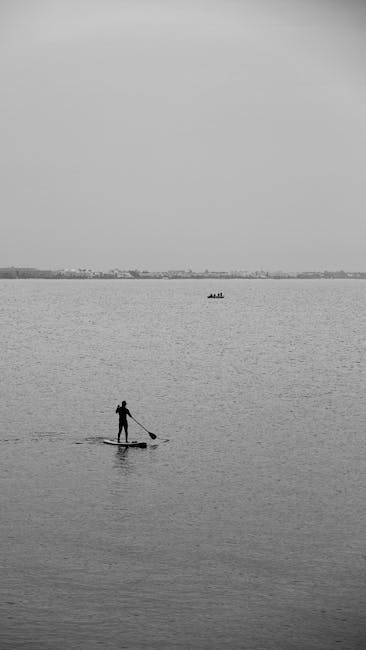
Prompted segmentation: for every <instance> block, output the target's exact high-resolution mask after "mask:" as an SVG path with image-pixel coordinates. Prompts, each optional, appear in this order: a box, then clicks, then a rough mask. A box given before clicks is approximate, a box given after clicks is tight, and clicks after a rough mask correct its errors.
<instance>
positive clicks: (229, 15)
mask: <svg viewBox="0 0 366 650" xmlns="http://www.w3.org/2000/svg"><path fill="white" fill-rule="evenodd" d="M365 61H366V3H364V2H361V1H360V2H356V1H352V0H344V1H342V0H316V1H315V0H314V1H313V0H303V1H301V0H237V1H234V0H221V1H220V0H210V1H205V0H201V1H200V0H195V1H194V2H191V1H190V0H166V1H164V0H161V1H158V0H148V1H147V0H146V1H145V0H133V1H132V0H131V1H130V0H85V1H82V0H44V1H39V0H0V82H1V89H2V92H1V96H2V99H1V120H0V142H1V148H0V165H1V186H2V187H1V192H0V211H1V212H0V214H1V224H2V225H1V238H0V266H7V265H15V266H38V267H41V268H59V267H74V266H91V267H94V268H111V267H115V266H119V267H120V268H134V267H137V268H149V269H167V268H189V267H191V268H194V269H197V270H200V269H204V268H216V269H234V268H242V269H253V268H260V267H263V268H266V269H272V270H275V269H284V270H291V269H292V270H303V269H304V270H305V269H319V268H321V269H323V268H329V269H330V268H331V269H334V268H345V269H348V270H366V256H365V242H366V213H365V193H366V189H365V188H366V84H365V80H366V73H365Z"/></svg>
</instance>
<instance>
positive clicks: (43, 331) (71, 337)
mask: <svg viewBox="0 0 366 650" xmlns="http://www.w3.org/2000/svg"><path fill="white" fill-rule="evenodd" d="M220 290H223V291H224V292H225V296H226V298H225V300H216V301H215V300H207V299H206V295H207V294H208V292H210V291H220ZM0 298H1V301H0V306H1V328H0V348H1V364H2V372H1V407H0V442H1V454H0V494H1V506H2V507H1V519H0V526H1V546H2V553H1V560H0V563H1V571H0V621H1V623H0V625H1V632H0V647H1V650H4V649H5V650H7V649H12V650H13V649H16V650H18V649H23V648H24V649H27V650H28V649H34V650H65V649H66V650H69V649H74V648H78V649H79V648H80V649H84V648H85V649H88V650H94V649H97V648H103V649H111V650H114V649H119V648H128V649H131V650H133V649H138V648H152V649H161V648H167V649H170V648H185V649H189V648H191V649H201V648H203V649H219V648H230V649H234V650H235V649H237V648H245V649H248V650H269V649H271V650H272V649H273V650H290V649H301V650H302V649H306V650H308V649H312V648H316V649H318V648H319V649H327V650H334V648H341V649H346V648H347V649H351V650H353V649H355V648H360V649H361V648H365V647H366V633H365V632H366V631H365V626H364V622H363V619H364V616H365V602H366V594H365V574H366V571H365V568H366V567H365V564H366V561H365V557H366V548H365V539H366V535H365V528H366V527H365V498H366V480H365V422H366V405H365V378H366V282H362V281H359V282H357V281H309V282H308V281H279V282H276V281H225V282H222V283H220V286H218V283H212V282H211V283H209V282H207V281H181V282H179V281H169V282H165V281H141V282H140V281H84V282H83V281H47V280H45V281H32V280H30V281H1V282H0ZM122 399H126V400H127V402H128V407H129V408H130V410H131V412H132V414H133V415H134V416H135V417H136V419H137V420H139V421H140V422H142V423H143V424H144V425H145V426H146V427H147V428H148V429H149V430H150V431H154V432H155V433H157V434H158V435H159V436H160V438H161V439H157V440H156V443H158V444H154V443H153V441H152V440H150V438H149V436H148V435H147V434H146V433H145V432H144V431H142V430H141V429H139V428H138V427H137V425H136V424H134V423H131V425H130V432H131V436H130V437H131V438H132V439H136V438H138V439H140V440H146V441H147V442H148V448H147V449H145V450H143V449H142V450H141V449H130V450H127V451H125V452H124V451H121V450H117V449H116V448H114V447H109V446H107V445H104V444H103V443H102V439H103V438H104V437H113V436H115V435H116V431H117V416H116V415H115V408H116V405H117V402H120V401H121V400H122ZM167 438H168V439H169V441H168V442H164V440H166V439H167Z"/></svg>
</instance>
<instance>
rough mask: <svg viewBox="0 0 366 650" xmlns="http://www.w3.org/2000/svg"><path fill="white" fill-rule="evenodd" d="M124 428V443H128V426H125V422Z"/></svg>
mask: <svg viewBox="0 0 366 650" xmlns="http://www.w3.org/2000/svg"><path fill="white" fill-rule="evenodd" d="M124 427H125V436H126V442H128V424H127V422H125V424H124Z"/></svg>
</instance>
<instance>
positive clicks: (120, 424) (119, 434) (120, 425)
mask: <svg viewBox="0 0 366 650" xmlns="http://www.w3.org/2000/svg"><path fill="white" fill-rule="evenodd" d="M121 431H122V422H120V423H119V427H118V438H117V441H118V442H119V439H120V437H121Z"/></svg>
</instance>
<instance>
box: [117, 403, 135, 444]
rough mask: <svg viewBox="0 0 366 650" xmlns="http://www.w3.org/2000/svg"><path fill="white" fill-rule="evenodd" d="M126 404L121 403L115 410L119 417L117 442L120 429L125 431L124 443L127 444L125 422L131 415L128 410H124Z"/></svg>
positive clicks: (126, 423) (126, 425)
mask: <svg viewBox="0 0 366 650" xmlns="http://www.w3.org/2000/svg"><path fill="white" fill-rule="evenodd" d="M126 404H127V402H125V401H123V402H122V404H121V406H119V405H118V406H117V408H116V413H118V415H119V427H118V439H117V440H118V442H119V439H120V437H121V432H122V429H124V430H125V437H126V443H127V442H128V422H127V416H129V417H130V418H132V415H131V413H130V412H129V410H128V409H127V408H126Z"/></svg>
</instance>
